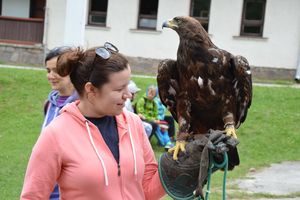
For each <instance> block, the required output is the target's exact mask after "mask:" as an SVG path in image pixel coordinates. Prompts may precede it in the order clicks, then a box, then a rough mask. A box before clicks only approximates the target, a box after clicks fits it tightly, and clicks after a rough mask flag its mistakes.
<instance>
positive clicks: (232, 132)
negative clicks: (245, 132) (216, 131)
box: [225, 125, 237, 139]
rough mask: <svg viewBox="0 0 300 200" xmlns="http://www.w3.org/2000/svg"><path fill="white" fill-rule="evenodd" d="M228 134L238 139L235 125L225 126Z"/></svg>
mask: <svg viewBox="0 0 300 200" xmlns="http://www.w3.org/2000/svg"><path fill="white" fill-rule="evenodd" d="M225 132H226V135H228V136H232V137H233V138H235V139H237V135H236V131H235V127H234V125H228V126H226V128H225Z"/></svg>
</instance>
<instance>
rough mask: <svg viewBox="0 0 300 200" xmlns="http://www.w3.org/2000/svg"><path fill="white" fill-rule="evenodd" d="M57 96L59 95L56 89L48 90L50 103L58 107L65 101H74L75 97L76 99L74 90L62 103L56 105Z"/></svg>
mask: <svg viewBox="0 0 300 200" xmlns="http://www.w3.org/2000/svg"><path fill="white" fill-rule="evenodd" d="M58 97H59V93H58V91H57V90H52V91H51V92H50V94H49V95H48V100H49V102H50V103H51V104H53V105H54V106H57V107H60V108H62V107H63V106H65V105H66V104H67V103H71V102H73V101H75V100H76V99H78V95H77V92H76V91H74V92H73V94H72V95H71V96H69V97H68V98H67V99H66V101H65V102H64V103H63V104H62V105H60V106H58V104H57V99H58Z"/></svg>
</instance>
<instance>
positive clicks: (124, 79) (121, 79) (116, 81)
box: [109, 69, 131, 86]
mask: <svg viewBox="0 0 300 200" xmlns="http://www.w3.org/2000/svg"><path fill="white" fill-rule="evenodd" d="M130 74H131V73H130V69H124V70H122V71H119V72H114V73H112V74H110V76H109V83H110V84H112V85H115V86H123V85H127V84H128V82H129V80H130Z"/></svg>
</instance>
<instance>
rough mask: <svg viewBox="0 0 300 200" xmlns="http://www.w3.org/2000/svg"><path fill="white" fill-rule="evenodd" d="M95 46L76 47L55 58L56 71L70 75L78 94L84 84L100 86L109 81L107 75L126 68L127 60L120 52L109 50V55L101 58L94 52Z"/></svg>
mask: <svg viewBox="0 0 300 200" xmlns="http://www.w3.org/2000/svg"><path fill="white" fill-rule="evenodd" d="M96 49H97V48H91V49H87V50H83V49H82V48H80V47H78V48H76V49H73V50H72V51H68V52H65V53H63V54H62V55H60V56H59V57H58V60H57V73H58V74H59V75H60V76H62V77H64V76H67V75H70V79H71V82H72V83H73V85H74V87H75V89H76V90H77V92H78V94H79V95H82V94H83V92H84V86H85V84H86V83H87V82H91V83H92V84H93V85H94V86H95V87H97V88H101V87H102V86H103V85H104V84H105V83H108V82H109V75H110V74H112V73H115V72H119V71H122V70H124V69H127V68H128V60H127V59H126V58H125V57H124V56H123V55H122V54H120V53H118V52H114V51H110V50H107V51H109V52H110V57H109V58H108V59H103V58H102V57H100V56H99V55H97V54H96V52H95V50H96Z"/></svg>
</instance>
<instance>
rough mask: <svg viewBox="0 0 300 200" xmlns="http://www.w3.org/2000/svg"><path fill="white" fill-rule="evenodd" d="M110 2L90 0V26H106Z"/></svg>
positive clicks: (106, 0)
mask: <svg viewBox="0 0 300 200" xmlns="http://www.w3.org/2000/svg"><path fill="white" fill-rule="evenodd" d="M107 4H108V0H90V5H89V18H88V24H91V25H99V26H106V15H107Z"/></svg>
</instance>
